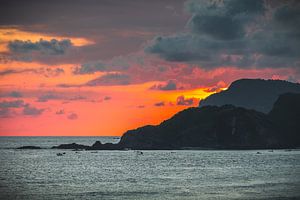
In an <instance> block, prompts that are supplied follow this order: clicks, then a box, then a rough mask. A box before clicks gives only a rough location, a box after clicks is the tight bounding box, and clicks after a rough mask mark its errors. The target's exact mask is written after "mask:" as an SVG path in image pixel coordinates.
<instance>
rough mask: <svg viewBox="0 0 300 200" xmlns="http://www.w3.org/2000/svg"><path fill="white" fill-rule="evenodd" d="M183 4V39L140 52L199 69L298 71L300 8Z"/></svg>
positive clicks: (258, 1) (258, 2)
mask: <svg viewBox="0 0 300 200" xmlns="http://www.w3.org/2000/svg"><path fill="white" fill-rule="evenodd" d="M269 3H270V2H268V1H263V0H253V1H252V0H243V1H240V0H225V1H189V2H188V3H187V4H186V7H187V10H188V11H189V12H190V13H191V14H192V17H191V19H190V21H189V23H188V27H189V28H190V29H189V30H188V31H186V32H185V33H177V34H174V35H170V36H163V37H161V36H160V37H156V38H155V39H154V40H153V41H152V43H151V44H149V45H148V46H147V47H146V48H145V51H146V52H148V53H152V54H157V55H159V56H160V57H161V58H163V59H165V60H168V61H176V62H192V63H197V64H199V66H201V67H204V68H214V67H219V66H224V67H227V66H235V67H244V68H252V67H255V68H264V67H269V68H282V67H294V68H299V62H300V28H299V26H298V24H299V22H300V14H299V13H300V3H299V2H297V1H292V0H291V1H282V2H280V3H278V4H276V6H274V5H269Z"/></svg>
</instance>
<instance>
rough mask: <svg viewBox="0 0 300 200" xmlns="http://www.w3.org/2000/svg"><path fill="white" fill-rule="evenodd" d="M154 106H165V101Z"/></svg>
mask: <svg viewBox="0 0 300 200" xmlns="http://www.w3.org/2000/svg"><path fill="white" fill-rule="evenodd" d="M154 106H157V107H161V106H165V102H163V101H161V102H157V103H155V104H154Z"/></svg>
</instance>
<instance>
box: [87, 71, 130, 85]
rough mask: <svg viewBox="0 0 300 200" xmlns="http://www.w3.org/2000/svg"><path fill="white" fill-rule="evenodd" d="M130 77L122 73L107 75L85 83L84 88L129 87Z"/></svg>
mask: <svg viewBox="0 0 300 200" xmlns="http://www.w3.org/2000/svg"><path fill="white" fill-rule="evenodd" d="M129 84H130V76H129V75H127V74H122V73H107V74H105V75H103V76H100V77H99V78H96V79H94V80H91V81H89V82H87V83H86V86H103V85H105V86H109V85H129Z"/></svg>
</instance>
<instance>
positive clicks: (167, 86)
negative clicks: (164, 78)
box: [150, 80, 177, 90]
mask: <svg viewBox="0 0 300 200" xmlns="http://www.w3.org/2000/svg"><path fill="white" fill-rule="evenodd" d="M150 89H151V90H176V89H177V85H176V82H175V81H174V80H169V81H168V82H167V83H166V84H164V85H163V84H155V85H153V86H151V88H150Z"/></svg>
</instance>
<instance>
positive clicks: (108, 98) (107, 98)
mask: <svg viewBox="0 0 300 200" xmlns="http://www.w3.org/2000/svg"><path fill="white" fill-rule="evenodd" d="M103 100H104V101H109V100H111V97H110V96H105V97H104V99H103Z"/></svg>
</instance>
